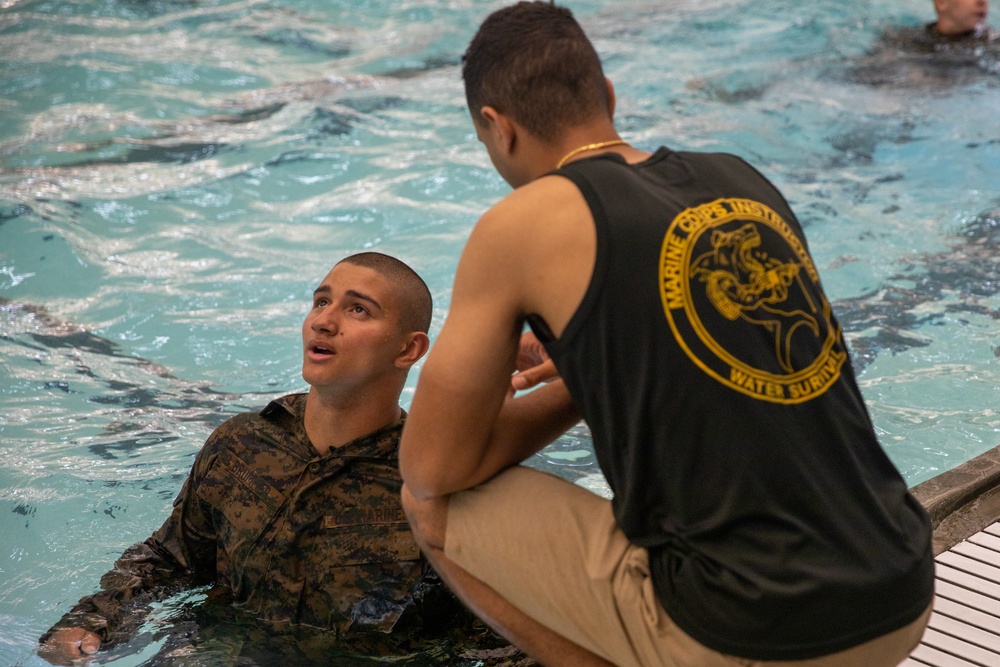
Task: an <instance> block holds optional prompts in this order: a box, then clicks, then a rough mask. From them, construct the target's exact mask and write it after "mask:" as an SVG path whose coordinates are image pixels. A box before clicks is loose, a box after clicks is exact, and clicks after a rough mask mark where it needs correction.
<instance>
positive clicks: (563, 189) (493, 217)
mask: <svg viewBox="0 0 1000 667" xmlns="http://www.w3.org/2000/svg"><path fill="white" fill-rule="evenodd" d="M588 211H589V209H588V208H587V205H586V201H585V200H584V198H583V195H582V194H581V192H580V190H579V189H578V188H577V187H576V185H574V184H573V182H572V181H570V180H569V179H567V178H564V177H562V176H557V175H547V176H542V177H541V178H538V179H536V180H534V181H532V182H530V183H528V184H526V185H522V186H521V187H519V188H517V189H516V190H514V191H513V192H511V193H510V194H508V195H507V196H506V197H504V198H503V199H501V200H500V201H499V202H497V203H496V204H495V205H493V207H492V208H490V209H489V210H488V211H486V213H484V214H483V216H482V218H480V221H479V225H481V226H484V227H487V228H493V227H496V231H498V232H500V233H517V232H519V231H523V230H522V229H521V228H522V227H532V226H535V225H537V224H538V223H539V222H542V221H553V220H555V219H558V218H566V217H576V216H578V215H579V214H580V213H585V212H588Z"/></svg>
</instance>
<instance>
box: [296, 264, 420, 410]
mask: <svg viewBox="0 0 1000 667" xmlns="http://www.w3.org/2000/svg"><path fill="white" fill-rule="evenodd" d="M302 346H303V360H302V377H303V379H304V380H305V381H306V382H308V383H309V384H310V385H311V386H313V387H316V388H317V389H324V388H330V389H339V390H348V391H357V390H362V389H363V388H364V387H365V385H368V384H371V383H376V382H380V381H383V380H385V379H386V378H387V377H388V376H390V375H393V374H395V373H397V372H398V369H397V367H396V365H395V361H396V358H397V356H398V355H399V353H400V352H401V351H402V350H403V349H404V348H405V347H406V335H405V334H403V333H402V332H400V326H399V304H398V299H397V297H396V294H395V293H394V291H393V290H392V287H391V285H390V283H389V281H388V280H387V279H386V278H385V277H383V276H382V275H381V274H379V273H377V272H376V271H374V270H372V269H369V268H367V267H363V266H356V265H354V264H348V263H346V262H345V263H341V264H338V265H337V266H335V267H333V269H332V270H331V271H330V273H328V274H327V276H326V278H324V279H323V282H322V283H320V286H319V287H317V288H316V291H315V292H314V293H313V303H312V308H311V309H310V311H309V314H308V315H306V319H305V322H303V324H302Z"/></svg>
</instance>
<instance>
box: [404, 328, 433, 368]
mask: <svg viewBox="0 0 1000 667" xmlns="http://www.w3.org/2000/svg"><path fill="white" fill-rule="evenodd" d="M430 346H431V341H430V338H428V337H427V334H425V333H424V332H423V331H414V332H412V333H410V334H409V335H408V336H407V338H406V344H405V345H404V346H403V349H402V350H400V352H399V354H398V355H397V356H396V368H409V367H410V366H412V365H413V364H415V363H417V362H418V361H420V358H421V357H423V356H424V355H425V354H427V350H428V348H430Z"/></svg>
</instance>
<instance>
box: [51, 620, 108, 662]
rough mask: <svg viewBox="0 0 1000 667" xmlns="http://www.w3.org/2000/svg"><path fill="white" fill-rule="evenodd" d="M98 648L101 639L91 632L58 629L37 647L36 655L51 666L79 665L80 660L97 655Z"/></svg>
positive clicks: (81, 629)
mask: <svg viewBox="0 0 1000 667" xmlns="http://www.w3.org/2000/svg"><path fill="white" fill-rule="evenodd" d="M100 648H101V638H100V637H99V636H98V635H95V634H94V633H93V632H90V631H89V630H84V629H83V628H60V629H58V630H56V631H55V632H54V633H52V636H51V637H49V638H48V639H47V640H46V641H45V643H44V644H42V645H41V646H40V647H38V655H39V656H40V657H42V658H44V659H45V660H47V661H48V662H49V663H51V664H53V665H79V664H81V663H80V662H79V660H80V659H81V658H86V657H87V656H89V655H92V654H94V653H97V651H98V649H100ZM88 662H89V661H88Z"/></svg>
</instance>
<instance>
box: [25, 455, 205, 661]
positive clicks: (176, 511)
mask: <svg viewBox="0 0 1000 667" xmlns="http://www.w3.org/2000/svg"><path fill="white" fill-rule="evenodd" d="M211 442H212V438H210V439H209V442H208V443H206V445H205V447H204V448H203V449H202V451H201V452H199V454H198V457H197V458H196V459H195V464H194V467H193V468H192V470H191V473H190V474H189V475H188V478H187V480H186V481H185V482H184V486H183V487H181V491H180V493H179V494H178V495H177V498H176V499H175V500H174V504H173V510H172V511H171V514H170V517H169V518H168V519H167V520H166V521H165V522H164V523H163V525H162V526H161V527H160V528H159V530H157V531H156V532H154V533H153V534H152V535H151V536H150V537H149V538H147V539H146V540H145V541H144V542H140V543H138V544H134V545H132V546H131V547H129V548H128V549H126V550H125V553H123V554H122V555H121V557H120V558H119V559H118V560H117V561H116V562H115V565H114V568H113V569H112V570H111V571H110V572H108V573H107V574H105V575H104V576H103V577H101V582H100V587H101V590H100V591H99V592H97V593H95V594H93V595H88V596H86V597H84V598H83V599H81V600H80V601H79V602H78V603H77V604H76V605H75V606H74V607H73V608H72V609H71V610H70V611H69V612H68V613H67V614H66V615H64V616H63V617H62V618H61V619H59V621H58V622H57V623H56V624H55V625H53V626H52V627H51V628H49V630H48V631H46V632H45V634H43V635H42V636H41V637H40V638H39V643H44V642H45V641H46V640H47V639H48V638H49V637H50V636H51V635H52V634H53V633H54V632H55V631H56V630H59V629H61V628H72V627H78V628H83V629H85V630H89V631H90V632H93V633H95V634H97V635H99V636H100V637H101V642H102V645H103V644H106V643H113V642H115V641H117V640H121V639H124V638H126V637H128V636H130V635H131V633H132V632H133V630H134V629H135V627H136V626H137V625H138V624H139V622H140V621H141V617H142V615H143V613H142V612H143V609H144V605H145V604H149V603H151V602H154V601H156V600H162V599H164V598H166V597H168V596H169V595H171V594H172V593H174V592H176V591H177V590H178V589H179V588H181V587H184V586H190V585H194V584H199V583H208V582H210V581H212V580H213V579H214V577H215V537H214V528H213V525H212V517H211V513H210V511H209V510H208V508H206V507H205V506H204V503H203V502H202V501H201V500H200V499H199V498H198V496H197V488H198V485H199V481H200V480H201V478H202V476H203V475H204V471H205V470H206V469H207V467H208V466H209V465H210V464H211V459H212V458H213V457H212V456H211V455H210V451H211V448H210V446H209V444H210V443H211Z"/></svg>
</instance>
